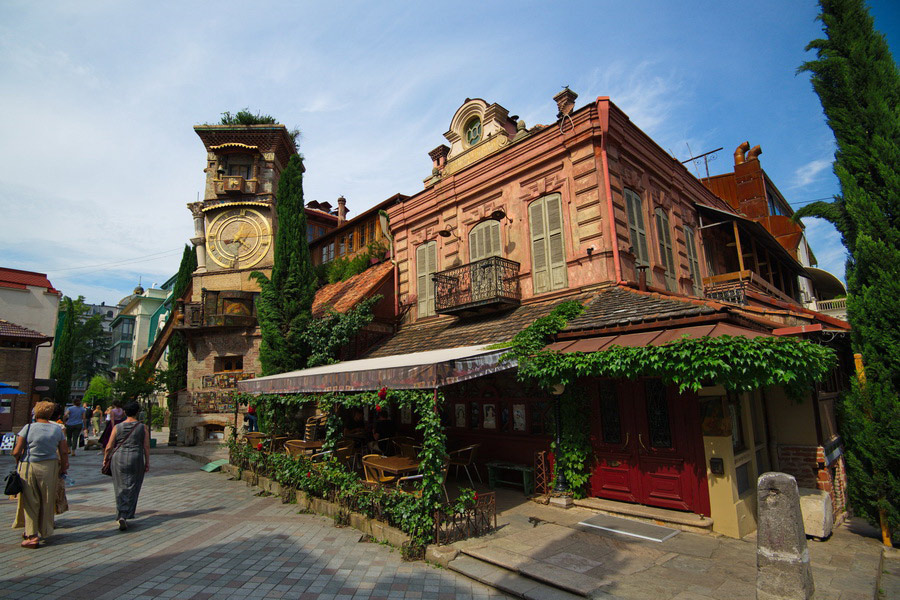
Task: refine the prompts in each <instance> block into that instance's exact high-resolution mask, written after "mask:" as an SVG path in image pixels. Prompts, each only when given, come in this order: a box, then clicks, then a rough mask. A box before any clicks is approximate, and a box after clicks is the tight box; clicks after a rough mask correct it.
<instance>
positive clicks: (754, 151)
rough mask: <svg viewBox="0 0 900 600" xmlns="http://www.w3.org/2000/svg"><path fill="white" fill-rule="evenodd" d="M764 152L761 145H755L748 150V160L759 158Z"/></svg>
mask: <svg viewBox="0 0 900 600" xmlns="http://www.w3.org/2000/svg"><path fill="white" fill-rule="evenodd" d="M760 154H762V147H760V146H759V145H756V146H753V147H752V148H750V151H749V152H747V162H750V161H751V160H759V155H760Z"/></svg>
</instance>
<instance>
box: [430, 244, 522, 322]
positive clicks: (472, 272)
mask: <svg viewBox="0 0 900 600" xmlns="http://www.w3.org/2000/svg"><path fill="white" fill-rule="evenodd" d="M432 281H434V310H435V312H437V313H440V314H445V315H454V314H456V315H458V314H463V313H478V312H488V311H490V310H497V309H502V308H511V307H514V306H518V305H519V304H520V302H521V300H522V290H521V289H520V287H519V263H517V262H515V261H512V260H507V259H505V258H500V257H499V256H492V257H490V258H485V259H483V260H479V261H476V262H473V263H469V264H467V265H462V266H459V267H454V268H452V269H447V270H446V271H441V272H439V273H435V274H434V275H433V276H432Z"/></svg>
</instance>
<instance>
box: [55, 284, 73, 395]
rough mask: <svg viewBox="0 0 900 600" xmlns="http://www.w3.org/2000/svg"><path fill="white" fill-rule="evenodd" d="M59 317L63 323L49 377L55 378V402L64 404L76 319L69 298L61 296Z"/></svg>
mask: <svg viewBox="0 0 900 600" xmlns="http://www.w3.org/2000/svg"><path fill="white" fill-rule="evenodd" d="M59 318H60V319H61V320H63V325H62V330H61V331H60V334H59V339H58V340H56V348H55V349H54V351H53V363H52V364H51V365H50V377H51V378H53V379H55V380H56V403H57V404H62V405H63V406H65V405H66V403H67V402H68V401H69V393H70V391H71V389H72V367H73V365H72V362H73V361H72V358H73V350H74V348H73V344H74V342H75V322H76V320H77V316H76V314H75V303H74V302H73V301H72V299H71V298H68V297H66V298H63V310H62V311H60V315H59Z"/></svg>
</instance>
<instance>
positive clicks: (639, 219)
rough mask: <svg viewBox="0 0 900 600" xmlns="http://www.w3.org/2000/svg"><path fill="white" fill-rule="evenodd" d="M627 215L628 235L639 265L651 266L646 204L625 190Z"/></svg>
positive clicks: (631, 192)
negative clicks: (645, 216) (645, 225)
mask: <svg viewBox="0 0 900 600" xmlns="http://www.w3.org/2000/svg"><path fill="white" fill-rule="evenodd" d="M625 213H626V214H627V215H628V235H629V236H630V237H631V248H632V252H634V258H635V261H636V262H637V264H638V265H649V264H650V256H649V255H648V252H647V229H646V228H645V227H644V204H643V202H641V197H640V196H638V195H637V194H636V193H635V192H633V191H631V190H629V189H628V188H625Z"/></svg>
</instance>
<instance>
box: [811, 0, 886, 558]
mask: <svg viewBox="0 0 900 600" xmlns="http://www.w3.org/2000/svg"><path fill="white" fill-rule="evenodd" d="M820 6H821V8H822V13H821V15H820V16H819V20H821V21H822V23H823V30H824V32H825V34H826V37H825V38H824V39H817V40H813V41H812V42H811V43H810V44H809V45H808V46H807V50H816V53H817V58H816V59H815V60H812V61H809V62H807V63H805V64H804V65H803V66H802V67H801V70H802V71H809V72H810V73H811V74H812V76H811V79H812V84H813V88H814V89H815V91H816V93H817V94H818V95H819V98H820V100H821V102H822V108H823V109H824V112H825V116H826V118H827V122H828V125H829V127H831V129H832V131H833V132H834V136H835V140H836V142H837V151H836V152H835V162H834V173H835V175H837V177H838V179H839V181H840V185H841V194H840V195H839V196H835V198H834V200H833V201H832V202H816V203H813V204H810V205H808V206H806V207H803V208H802V209H800V210H798V211H797V213H795V215H794V218H795V219H800V218H802V217H819V218H823V219H826V220H828V221H830V222H831V223H833V224H834V226H835V227H836V228H837V230H838V231H839V232H840V234H841V238H842V242H843V244H844V246H846V248H847V252H848V258H847V316H848V320H849V321H850V324H851V325H852V326H853V329H852V340H853V347H854V351H855V352H857V353H859V354H861V355H862V358H863V362H864V364H865V374H864V378H863V377H861V382H860V383H858V384H856V385H854V387H853V390H852V391H851V392H850V393H848V394H847V396H846V397H845V399H844V401H843V403H842V407H841V408H842V413H841V414H842V432H841V433H842V436H843V438H844V444H845V451H846V460H847V466H848V474H849V477H850V487H849V496H850V503H851V507H852V509H853V510H854V512H855V513H856V514H857V515H859V516H862V517H864V518H866V519H867V520H869V521H870V522H873V523H876V522H877V523H880V525H881V528H882V535H883V539H884V543H885V544H890V538H891V529H893V530H894V531H896V530H897V528H898V527H900V479H898V474H900V399H898V391H900V327H898V324H897V315H898V314H900V247H898V246H900V227H898V226H900V222H898V220H900V145H898V142H900V74H898V70H897V65H896V63H895V62H894V60H893V58H892V56H891V53H890V50H889V48H888V45H887V42H886V41H885V39H884V36H882V35H881V34H880V33H878V32H877V31H875V28H874V24H873V20H872V17H871V16H870V15H869V13H868V10H867V9H866V7H865V5H864V3H863V1H862V0H820Z"/></svg>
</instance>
